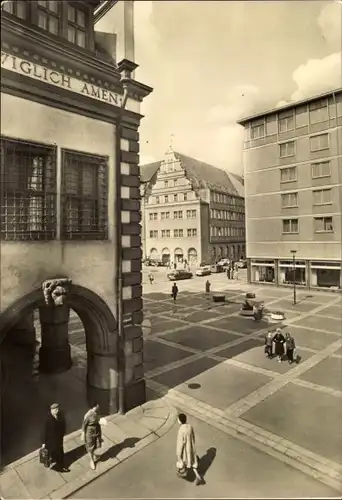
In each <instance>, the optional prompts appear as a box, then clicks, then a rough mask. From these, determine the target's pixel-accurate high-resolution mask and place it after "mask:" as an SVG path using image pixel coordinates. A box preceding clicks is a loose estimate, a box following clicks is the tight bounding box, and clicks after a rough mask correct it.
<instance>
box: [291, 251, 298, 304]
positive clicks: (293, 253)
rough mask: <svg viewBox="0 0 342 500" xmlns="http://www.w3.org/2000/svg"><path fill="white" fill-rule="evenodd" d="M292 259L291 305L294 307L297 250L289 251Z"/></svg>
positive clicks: (295, 299) (295, 301)
mask: <svg viewBox="0 0 342 500" xmlns="http://www.w3.org/2000/svg"><path fill="white" fill-rule="evenodd" d="M291 253H292V259H293V305H294V306H295V305H296V303H297V298H296V253H297V250H291Z"/></svg>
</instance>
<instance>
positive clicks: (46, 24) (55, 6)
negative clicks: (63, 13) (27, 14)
mask: <svg viewBox="0 0 342 500" xmlns="http://www.w3.org/2000/svg"><path fill="white" fill-rule="evenodd" d="M59 7H60V3H59V2H55V1H47V0H38V26H39V28H41V29H43V30H45V31H48V32H49V33H52V34H53V35H58V34H59V18H60V12H59Z"/></svg>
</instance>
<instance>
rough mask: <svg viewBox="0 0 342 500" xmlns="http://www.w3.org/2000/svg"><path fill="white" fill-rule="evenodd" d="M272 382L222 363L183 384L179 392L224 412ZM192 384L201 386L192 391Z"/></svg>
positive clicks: (264, 377) (256, 374) (268, 378)
mask: <svg viewBox="0 0 342 500" xmlns="http://www.w3.org/2000/svg"><path fill="white" fill-rule="evenodd" d="M270 380H271V378H270V377H267V376H266V375H260V374H258V373H254V372H251V371H248V370H243V369H240V368H236V367H235V366H230V365H228V364H227V363H224V362H223V363H221V364H219V365H217V366H215V367H213V368H211V369H210V370H208V371H206V372H205V373H201V374H200V375H197V376H196V377H195V378H193V379H191V380H188V381H187V382H186V384H182V385H181V386H180V387H178V388H177V390H179V391H181V392H183V393H185V394H188V395H189V396H192V397H195V398H197V399H199V400H201V401H205V402H206V403H208V404H210V405H212V406H214V407H215V408H219V409H221V410H224V409H226V408H228V406H230V405H231V404H233V403H235V402H236V401H238V400H239V399H241V398H243V397H245V396H247V395H248V394H250V393H251V392H253V391H255V390H256V389H259V387H261V386H262V385H264V384H266V383H267V382H269V381H270ZM189 384H190V387H189ZM191 384H199V385H200V387H199V388H197V389H191Z"/></svg>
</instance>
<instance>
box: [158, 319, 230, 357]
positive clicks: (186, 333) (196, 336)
mask: <svg viewBox="0 0 342 500" xmlns="http://www.w3.org/2000/svg"><path fill="white" fill-rule="evenodd" d="M163 338H165V339H167V340H171V341H172V342H176V343H177V344H180V345H183V346H186V347H191V348H193V349H198V350H200V351H206V350H208V349H212V348H213V347H218V346H220V345H223V344H226V343H228V342H231V341H232V340H236V338H237V336H236V335H234V334H231V333H228V332H221V331H219V330H214V329H213V328H210V327H209V326H204V325H197V326H189V327H188V328H185V329H183V330H179V331H178V332H172V333H168V334H166V335H164V336H163Z"/></svg>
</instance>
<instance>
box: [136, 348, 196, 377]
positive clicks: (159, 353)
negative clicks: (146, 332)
mask: <svg viewBox="0 0 342 500" xmlns="http://www.w3.org/2000/svg"><path fill="white" fill-rule="evenodd" d="M189 356H191V353H190V352H187V351H184V350H182V349H176V348H175V347H171V346H168V345H165V344H161V343H160V342H154V341H153V340H145V343H144V370H145V373H147V372H149V371H151V370H155V369H156V368H160V367H161V366H166V365H168V364H169V363H173V362H174V361H179V360H180V359H184V358H187V357H189Z"/></svg>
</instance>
